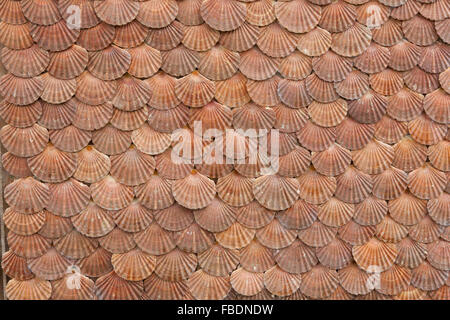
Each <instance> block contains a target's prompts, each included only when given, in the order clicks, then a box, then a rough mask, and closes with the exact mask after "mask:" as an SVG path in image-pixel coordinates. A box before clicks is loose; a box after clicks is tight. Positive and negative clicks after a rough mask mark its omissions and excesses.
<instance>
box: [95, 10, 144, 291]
mask: <svg viewBox="0 0 450 320" xmlns="http://www.w3.org/2000/svg"><path fill="white" fill-rule="evenodd" d="M136 4H138V2H136ZM143 292H144V284H143V282H142V281H127V280H125V279H123V278H121V277H120V276H118V275H117V274H116V273H115V272H114V271H111V272H110V273H108V274H105V275H103V276H101V277H99V278H97V280H96V281H95V295H96V296H97V297H98V298H99V299H100V300H139V299H141V297H142V294H143Z"/></svg>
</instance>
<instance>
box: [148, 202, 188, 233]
mask: <svg viewBox="0 0 450 320" xmlns="http://www.w3.org/2000/svg"><path fill="white" fill-rule="evenodd" d="M153 215H154V217H155V220H156V221H157V222H158V224H159V225H160V226H161V227H163V228H164V229H166V230H169V231H182V230H184V229H186V228H188V227H189V226H190V225H191V224H192V222H193V221H194V215H193V214H192V212H191V211H190V210H188V209H186V208H183V207H182V206H180V205H178V204H174V205H172V206H170V207H168V208H165V209H162V210H156V211H155V212H154V213H153Z"/></svg>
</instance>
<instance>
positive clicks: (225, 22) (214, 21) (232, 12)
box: [200, 0, 247, 31]
mask: <svg viewBox="0 0 450 320" xmlns="http://www.w3.org/2000/svg"><path fill="white" fill-rule="evenodd" d="M246 12H247V7H246V5H245V4H244V3H241V2H239V1H234V0H217V1H214V0H206V1H204V2H203V3H202V4H201V7H200V14H201V16H202V18H203V20H205V22H206V23H207V24H208V25H209V26H210V27H212V28H214V29H216V30H219V31H231V30H235V29H237V28H238V27H239V26H240V25H242V23H243V22H244V20H245V15H246Z"/></svg>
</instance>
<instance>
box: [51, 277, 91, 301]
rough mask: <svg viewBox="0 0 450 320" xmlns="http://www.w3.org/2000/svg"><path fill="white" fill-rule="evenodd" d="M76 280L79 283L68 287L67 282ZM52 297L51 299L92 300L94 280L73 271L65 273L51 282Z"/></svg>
mask: <svg viewBox="0 0 450 320" xmlns="http://www.w3.org/2000/svg"><path fill="white" fill-rule="evenodd" d="M72 281H74V282H75V281H76V282H77V283H79V285H77V286H76V287H79V289H77V288H72V287H71V286H70V287H69V286H68V285H67V284H68V283H72ZM52 299H53V300H94V299H95V296H94V281H92V280H91V279H89V278H88V277H86V276H84V275H81V274H78V273H75V276H73V275H72V274H67V275H65V276H64V277H63V278H62V279H59V280H57V281H55V282H53V283H52Z"/></svg>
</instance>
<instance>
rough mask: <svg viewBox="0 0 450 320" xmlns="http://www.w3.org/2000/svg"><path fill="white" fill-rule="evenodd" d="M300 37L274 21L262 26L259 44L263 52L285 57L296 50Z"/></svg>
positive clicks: (276, 56)
mask: <svg viewBox="0 0 450 320" xmlns="http://www.w3.org/2000/svg"><path fill="white" fill-rule="evenodd" d="M297 38H298V37H297V36H296V35H295V34H293V33H290V32H289V31H287V30H286V29H284V28H283V27H281V26H280V25H279V24H278V23H272V24H270V25H268V26H267V27H264V28H262V30H261V34H260V36H259V38H258V41H257V43H256V44H257V45H258V47H259V49H261V51H262V52H264V53H265V54H266V55H268V56H270V57H273V58H283V57H286V56H288V55H289V54H290V53H292V52H293V51H294V50H295V47H296V45H297V41H298V39H297Z"/></svg>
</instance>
